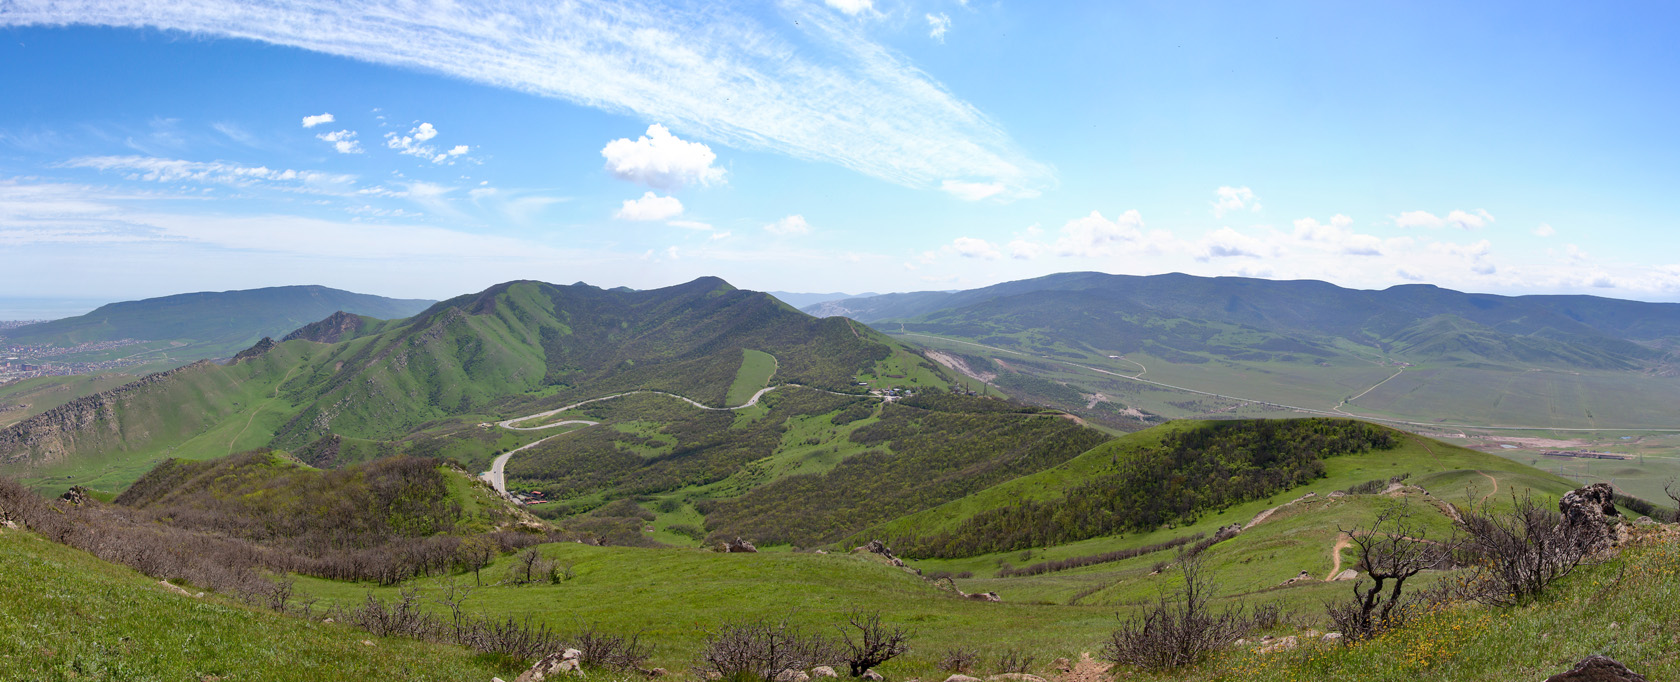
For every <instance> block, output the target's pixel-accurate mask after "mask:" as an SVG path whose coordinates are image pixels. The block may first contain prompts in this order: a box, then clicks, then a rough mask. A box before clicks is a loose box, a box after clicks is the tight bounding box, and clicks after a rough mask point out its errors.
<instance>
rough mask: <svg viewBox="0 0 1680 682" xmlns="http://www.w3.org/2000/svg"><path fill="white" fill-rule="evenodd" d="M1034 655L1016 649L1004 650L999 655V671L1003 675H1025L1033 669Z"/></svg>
mask: <svg viewBox="0 0 1680 682" xmlns="http://www.w3.org/2000/svg"><path fill="white" fill-rule="evenodd" d="M1032 663H1033V655H1032V654H1029V653H1027V652H1025V651H1022V650H1020V649H1016V648H1013V647H1011V648H1008V649H1004V650H1003V651H1002V652H1000V653H999V654H998V660H997V671H998V672H999V673H1000V674H1001V673H1025V672H1027V669H1028V668H1030V667H1032Z"/></svg>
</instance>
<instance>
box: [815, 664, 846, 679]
mask: <svg viewBox="0 0 1680 682" xmlns="http://www.w3.org/2000/svg"><path fill="white" fill-rule="evenodd" d="M839 676H840V675H839V673H836V672H834V669H833V668H830V667H828V666H826V665H819V666H817V667H815V668H812V669H811V677H839Z"/></svg>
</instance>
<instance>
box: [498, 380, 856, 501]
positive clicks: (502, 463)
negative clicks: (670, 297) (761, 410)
mask: <svg viewBox="0 0 1680 682" xmlns="http://www.w3.org/2000/svg"><path fill="white" fill-rule="evenodd" d="M790 387H791V388H804V389H810V390H813V391H821V392H823V393H828V394H830V395H838V396H847V397H852V398H870V397H874V396H868V395H858V394H855V393H841V392H839V391H830V390H828V389H824V388H815V387H811V386H806V385H804V384H777V385H775V386H765V387H764V388H761V389H758V392H757V393H754V394H752V397H751V398H748V399H747V401H746V402H744V403H741V404H740V405H736V406H734V407H712V406H711V405H706V404H704V403H700V402H697V401H695V400H693V399H691V398H688V397H686V396H680V395H677V394H675V393H668V392H665V391H655V390H651V389H647V390H637V391H625V392H623V393H614V394H612V395H608V396H601V397H599V398H590V399H589V400H583V401H579V402H575V403H572V404H570V405H567V406H565V407H560V408H555V409H552V410H546V411H543V412H538V413H536V414H528V415H525V416H523V417H514V418H512V419H503V420H502V421H499V422H496V426H500V427H502V428H504V429H508V430H510V431H541V430H543V429H552V428H554V427H556V426H567V425H571V424H582V425H583V427H584V428H587V427H590V426H596V425H598V424H600V422H594V421H589V420H586V419H568V420H565V421H558V422H554V423H552V424H542V425H539V426H519V424H520V423H522V422H528V421H532V420H535V419H542V418H544V417H552V416H554V415H557V414H560V413H561V412H565V411H567V410H574V409H577V408H579V407H583V406H584V405H588V404H590V403H598V402H601V401H603V400H612V399H613V398H622V397H624V396H627V395H636V394H638V393H651V394H654V395H662V396H667V397H671V398H676V399H677V400H681V401H683V402H685V403H688V404H689V405H691V406H693V407H695V408H697V409H701V410H711V411H714V412H727V411H730V410H744V409H746V408H749V407H753V406H754V405H757V404H758V400H759V398H763V397H764V394H766V393H769V392H771V391H774V390H776V389H779V388H790ZM577 430H578V429H573V430H572V431H567V432H566V433H572V432H573V431H577ZM564 435H566V434H565V433H557V434H555V435H552V436H549V437H548V438H543V439H541V440H537V441H533V442H531V443H527V444H525V445H521V446H519V447H517V448H514V449H512V450H509V451H507V452H504V453H502V454H501V455H498V456H497V457H496V459H495V461H493V462H491V464H490V470H489V471H486V472H484V473H482V474H479V475H478V477H479V478H482V479H484V481H485V482H487V483H489V484H490V485H491V486H492V487H494V488H495V489H496V492H499V493H501V494H503V495H506V494H507V474H506V470H507V463H508V460H509V459H511V458H512V457H513V455H514V453H517V452H519V451H520V450H525V449H528V448H533V447H536V446H538V445H541V444H543V443H546V442H548V441H549V440H552V439H554V438H558V437H560V436H564Z"/></svg>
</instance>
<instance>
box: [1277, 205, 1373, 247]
mask: <svg viewBox="0 0 1680 682" xmlns="http://www.w3.org/2000/svg"><path fill="white" fill-rule="evenodd" d="M1294 237H1295V239H1296V240H1298V241H1302V242H1308V243H1312V244H1315V245H1320V246H1324V247H1327V248H1330V249H1333V250H1335V251H1337V252H1339V253H1344V254H1347V255H1350V256H1381V255H1382V254H1383V240H1382V239H1381V238H1379V237H1377V236H1376V235H1369V234H1359V233H1356V232H1354V231H1353V219H1352V218H1349V217H1347V216H1345V215H1342V214H1340V213H1337V214H1336V215H1334V216H1331V218H1330V223H1329V224H1324V223H1320V222H1318V221H1317V220H1315V219H1313V218H1301V219H1299V220H1296V221H1295V234H1294Z"/></svg>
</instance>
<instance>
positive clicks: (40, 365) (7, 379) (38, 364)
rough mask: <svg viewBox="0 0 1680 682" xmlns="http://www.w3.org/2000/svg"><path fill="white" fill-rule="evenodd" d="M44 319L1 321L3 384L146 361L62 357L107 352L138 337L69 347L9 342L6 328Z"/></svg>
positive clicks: (13, 327) (105, 370) (114, 368)
mask: <svg viewBox="0 0 1680 682" xmlns="http://www.w3.org/2000/svg"><path fill="white" fill-rule="evenodd" d="M42 321H44V320H0V384H6V383H11V382H13V381H20V380H23V379H34V378H36V377H47V376H69V375H72V374H93V373H97V372H109V371H113V370H120V369H123V368H125V367H133V366H135V365H139V364H142V363H144V362H145V360H143V359H140V358H117V359H113V360H101V361H97V362H66V361H63V360H62V359H61V358H64V357H67V356H74V355H78V354H82V353H94V352H99V351H107V350H111V349H114V348H122V347H124V346H133V345H138V344H140V343H143V342H142V341H137V340H135V339H117V340H115V341H98V342H94V343H81V344H76V345H74V346H68V347H64V346H48V345H38V344H13V343H10V342H8V341H6V339H5V330H7V329H16V328H18V327H22V326H24V325H30V324H35V323H37V322H42Z"/></svg>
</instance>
